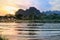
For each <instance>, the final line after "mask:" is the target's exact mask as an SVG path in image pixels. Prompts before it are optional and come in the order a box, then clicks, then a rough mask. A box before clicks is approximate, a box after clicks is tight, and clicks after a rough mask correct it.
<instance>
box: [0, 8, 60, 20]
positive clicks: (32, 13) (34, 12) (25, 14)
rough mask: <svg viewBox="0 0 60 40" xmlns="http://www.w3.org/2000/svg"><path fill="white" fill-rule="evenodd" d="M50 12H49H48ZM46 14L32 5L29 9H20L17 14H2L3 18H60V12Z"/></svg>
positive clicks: (0, 17) (1, 17)
mask: <svg viewBox="0 0 60 40" xmlns="http://www.w3.org/2000/svg"><path fill="white" fill-rule="evenodd" d="M48 14H49V13H48ZM48 14H44V12H40V11H39V10H38V9H37V8H35V7H30V8H29V9H26V10H23V9H19V10H18V11H17V12H16V13H15V15H11V14H7V15H5V16H0V20H1V19H16V20H60V14H57V13H53V14H49V15H48Z"/></svg>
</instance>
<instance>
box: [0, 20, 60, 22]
mask: <svg viewBox="0 0 60 40" xmlns="http://www.w3.org/2000/svg"><path fill="white" fill-rule="evenodd" d="M1 22H2V23H4V22H6V23H11V22H13V23H60V20H17V19H15V20H0V23H1Z"/></svg>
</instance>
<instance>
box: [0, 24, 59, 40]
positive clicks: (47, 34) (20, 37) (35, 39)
mask: <svg viewBox="0 0 60 40" xmlns="http://www.w3.org/2000/svg"><path fill="white" fill-rule="evenodd" d="M0 35H3V36H5V37H6V38H8V39H9V40H45V39H46V40H49V38H51V37H52V36H55V35H60V23H0Z"/></svg>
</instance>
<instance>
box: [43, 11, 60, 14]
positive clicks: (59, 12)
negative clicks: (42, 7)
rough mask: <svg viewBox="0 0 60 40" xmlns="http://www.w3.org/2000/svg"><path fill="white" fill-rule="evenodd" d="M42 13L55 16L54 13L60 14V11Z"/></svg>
mask: <svg viewBox="0 0 60 40" xmlns="http://www.w3.org/2000/svg"><path fill="white" fill-rule="evenodd" d="M42 13H44V14H53V13H55V14H60V11H45V12H42Z"/></svg>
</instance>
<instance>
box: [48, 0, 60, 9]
mask: <svg viewBox="0 0 60 40" xmlns="http://www.w3.org/2000/svg"><path fill="white" fill-rule="evenodd" d="M49 3H50V5H51V6H52V7H51V8H50V9H51V10H60V0H51V1H50V2H49Z"/></svg>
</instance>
